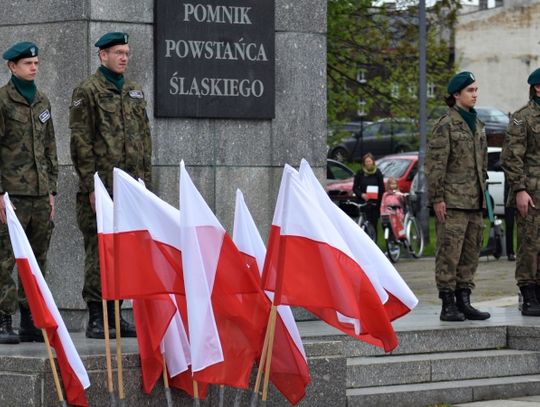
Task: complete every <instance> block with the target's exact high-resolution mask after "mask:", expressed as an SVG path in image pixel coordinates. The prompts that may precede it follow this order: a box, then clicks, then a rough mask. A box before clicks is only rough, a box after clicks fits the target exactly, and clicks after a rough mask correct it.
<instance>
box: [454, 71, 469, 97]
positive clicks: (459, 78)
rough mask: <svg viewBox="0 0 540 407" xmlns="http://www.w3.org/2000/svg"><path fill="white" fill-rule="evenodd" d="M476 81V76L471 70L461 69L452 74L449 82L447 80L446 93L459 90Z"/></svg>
mask: <svg viewBox="0 0 540 407" xmlns="http://www.w3.org/2000/svg"><path fill="white" fill-rule="evenodd" d="M474 81H476V78H475V77H474V75H473V74H472V73H471V72H467V71H463V72H460V73H458V74H457V75H454V76H453V77H452V79H450V82H448V94H450V95H453V94H454V93H456V92H459V91H460V90H461V89H463V88H465V87H467V86H469V85H470V84H471V83H473V82H474Z"/></svg>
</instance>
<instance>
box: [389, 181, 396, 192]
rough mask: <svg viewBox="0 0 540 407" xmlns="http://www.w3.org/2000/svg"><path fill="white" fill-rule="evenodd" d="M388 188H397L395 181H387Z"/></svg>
mask: <svg viewBox="0 0 540 407" xmlns="http://www.w3.org/2000/svg"><path fill="white" fill-rule="evenodd" d="M388 188H389V189H391V190H394V189H397V182H395V181H393V182H390V183H388Z"/></svg>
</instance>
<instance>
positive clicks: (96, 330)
mask: <svg viewBox="0 0 540 407" xmlns="http://www.w3.org/2000/svg"><path fill="white" fill-rule="evenodd" d="M86 337H87V338H94V339H105V331H104V328H103V304H102V303H100V302H89V303H88V326H87V327H86ZM115 337H116V331H115V330H114V329H109V338H111V339H113V338H115Z"/></svg>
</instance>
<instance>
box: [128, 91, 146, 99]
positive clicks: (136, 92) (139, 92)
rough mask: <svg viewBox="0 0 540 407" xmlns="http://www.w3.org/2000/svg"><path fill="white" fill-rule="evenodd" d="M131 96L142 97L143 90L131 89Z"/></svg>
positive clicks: (134, 97)
mask: <svg viewBox="0 0 540 407" xmlns="http://www.w3.org/2000/svg"><path fill="white" fill-rule="evenodd" d="M129 97H131V98H133V99H142V98H143V93H142V90H130V91H129Z"/></svg>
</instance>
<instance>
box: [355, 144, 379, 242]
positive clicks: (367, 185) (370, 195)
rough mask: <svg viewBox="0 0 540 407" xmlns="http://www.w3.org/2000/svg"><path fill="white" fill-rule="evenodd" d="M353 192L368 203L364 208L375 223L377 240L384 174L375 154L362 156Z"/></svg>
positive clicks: (369, 218) (367, 217)
mask: <svg viewBox="0 0 540 407" xmlns="http://www.w3.org/2000/svg"><path fill="white" fill-rule="evenodd" d="M353 192H354V193H355V195H356V196H357V198H358V200H359V201H360V203H366V202H367V203H368V205H366V206H365V208H364V210H365V213H366V219H367V220H368V221H369V222H370V223H371V224H372V225H373V228H374V230H375V239H374V240H375V241H377V223H378V222H379V216H380V210H381V201H382V196H383V194H384V176H383V174H382V172H381V170H379V169H378V168H377V165H376V164H375V158H374V157H373V154H371V153H367V154H365V155H364V156H363V157H362V167H361V168H360V169H359V170H358V172H357V173H356V175H355V176H354V183H353Z"/></svg>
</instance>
